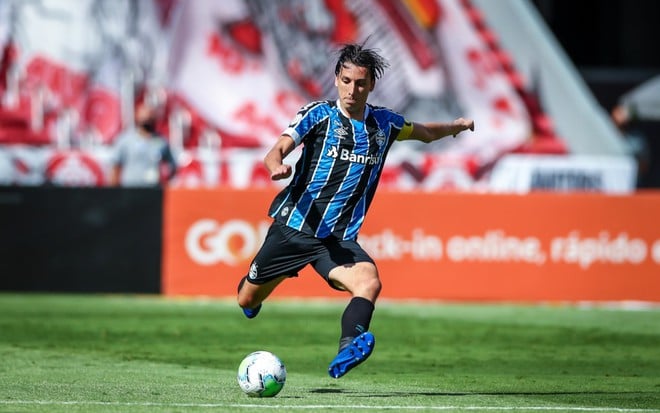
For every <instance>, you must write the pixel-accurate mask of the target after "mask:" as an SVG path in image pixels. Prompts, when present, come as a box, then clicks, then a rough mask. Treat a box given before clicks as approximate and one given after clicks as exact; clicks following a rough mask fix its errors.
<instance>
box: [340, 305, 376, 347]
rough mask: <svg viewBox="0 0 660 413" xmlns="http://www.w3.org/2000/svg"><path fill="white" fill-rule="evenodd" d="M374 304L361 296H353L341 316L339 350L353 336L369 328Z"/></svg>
mask: <svg viewBox="0 0 660 413" xmlns="http://www.w3.org/2000/svg"><path fill="white" fill-rule="evenodd" d="M373 312H374V304H373V303H372V302H371V301H369V300H367V299H366V298H362V297H353V299H351V301H350V302H349V303H348V305H347V306H346V309H345V310H344V314H343V315H342V316H341V339H340V340H339V350H340V351H341V350H342V349H343V348H344V347H346V346H347V345H349V344H350V343H351V341H353V338H355V337H357V336H359V335H360V334H362V333H364V332H365V331H367V330H369V323H370V322H371V315H372V314H373Z"/></svg>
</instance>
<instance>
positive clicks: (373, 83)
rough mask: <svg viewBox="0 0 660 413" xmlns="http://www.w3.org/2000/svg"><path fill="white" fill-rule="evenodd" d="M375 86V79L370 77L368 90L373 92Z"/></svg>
mask: <svg viewBox="0 0 660 413" xmlns="http://www.w3.org/2000/svg"><path fill="white" fill-rule="evenodd" d="M375 87H376V79H372V80H371V87H370V88H369V92H373V91H374V88H375Z"/></svg>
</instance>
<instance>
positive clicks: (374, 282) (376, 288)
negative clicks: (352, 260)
mask: <svg viewBox="0 0 660 413" xmlns="http://www.w3.org/2000/svg"><path fill="white" fill-rule="evenodd" d="M364 288H365V289H366V291H367V292H368V293H369V295H370V296H371V297H373V298H374V299H375V298H376V297H378V295H379V294H380V290H381V289H382V288H383V284H382V283H381V282H380V279H379V278H378V277H372V278H370V279H369V280H367V281H366V283H365V286H364Z"/></svg>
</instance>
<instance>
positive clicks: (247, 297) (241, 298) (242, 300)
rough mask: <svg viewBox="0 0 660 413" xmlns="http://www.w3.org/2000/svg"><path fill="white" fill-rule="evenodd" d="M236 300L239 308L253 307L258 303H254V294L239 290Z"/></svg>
mask: <svg viewBox="0 0 660 413" xmlns="http://www.w3.org/2000/svg"><path fill="white" fill-rule="evenodd" d="M236 301H237V302H238V305H239V306H240V307H241V308H254V307H255V306H256V305H258V303H256V304H255V296H254V294H248V293H244V292H241V291H239V292H238V297H237V299H236Z"/></svg>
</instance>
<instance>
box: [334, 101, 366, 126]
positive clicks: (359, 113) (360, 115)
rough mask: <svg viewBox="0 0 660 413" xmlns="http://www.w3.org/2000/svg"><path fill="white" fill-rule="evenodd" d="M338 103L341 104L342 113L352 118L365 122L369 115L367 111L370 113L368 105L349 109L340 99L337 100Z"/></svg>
mask: <svg viewBox="0 0 660 413" xmlns="http://www.w3.org/2000/svg"><path fill="white" fill-rule="evenodd" d="M337 104H338V106H339V110H340V111H341V113H342V115H344V116H346V117H347V118H349V119H351V120H355V121H358V122H364V119H365V118H366V117H367V113H368V108H367V105H364V106H362V108H360V109H358V108H355V109H354V110H351V111H349V110H348V109H346V108H345V107H344V106H343V105H342V104H341V101H340V100H338V101H337Z"/></svg>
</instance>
